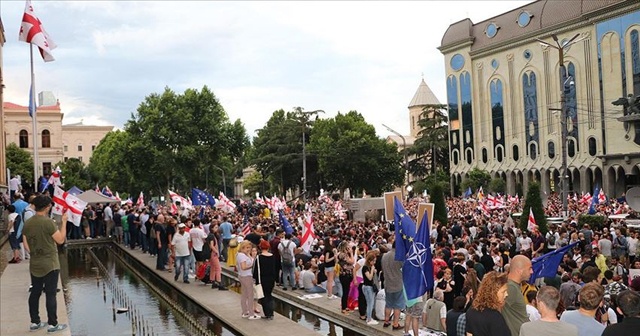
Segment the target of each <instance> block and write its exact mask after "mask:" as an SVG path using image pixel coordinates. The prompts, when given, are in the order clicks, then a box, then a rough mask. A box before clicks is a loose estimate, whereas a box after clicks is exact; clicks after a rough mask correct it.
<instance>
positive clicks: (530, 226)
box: [527, 207, 538, 232]
mask: <svg viewBox="0 0 640 336" xmlns="http://www.w3.org/2000/svg"><path fill="white" fill-rule="evenodd" d="M536 227H538V225H537V224H536V218H535V217H534V216H533V208H531V207H530V208H529V221H528V222H527V231H529V232H533V230H535V228H536Z"/></svg>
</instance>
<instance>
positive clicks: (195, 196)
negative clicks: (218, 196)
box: [191, 188, 216, 206]
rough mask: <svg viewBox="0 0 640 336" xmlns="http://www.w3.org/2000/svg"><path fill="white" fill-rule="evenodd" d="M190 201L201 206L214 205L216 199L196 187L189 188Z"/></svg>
mask: <svg viewBox="0 0 640 336" xmlns="http://www.w3.org/2000/svg"><path fill="white" fill-rule="evenodd" d="M191 202H192V204H193V205H201V206H206V205H209V206H214V205H216V201H215V198H214V197H213V196H211V195H210V194H209V193H207V192H204V191H202V190H200V189H197V188H191Z"/></svg>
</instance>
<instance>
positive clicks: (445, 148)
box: [407, 105, 449, 177]
mask: <svg viewBox="0 0 640 336" xmlns="http://www.w3.org/2000/svg"><path fill="white" fill-rule="evenodd" d="M447 121H448V119H447V105H427V106H425V107H424V108H423V112H422V114H421V116H420V120H418V126H419V127H420V128H421V131H420V132H419V133H418V138H417V139H416V140H415V142H414V143H413V146H411V147H410V148H408V149H407V154H408V155H409V156H410V157H412V159H411V160H410V161H409V171H410V172H411V174H412V175H413V176H416V177H425V176H427V175H434V174H435V173H436V172H437V171H444V172H445V174H446V175H449V138H448V134H449V129H448V125H447Z"/></svg>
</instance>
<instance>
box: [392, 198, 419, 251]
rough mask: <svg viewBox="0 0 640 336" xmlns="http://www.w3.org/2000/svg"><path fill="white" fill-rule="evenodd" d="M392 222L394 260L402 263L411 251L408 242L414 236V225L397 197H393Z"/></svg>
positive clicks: (409, 242)
mask: <svg viewBox="0 0 640 336" xmlns="http://www.w3.org/2000/svg"><path fill="white" fill-rule="evenodd" d="M393 221H394V225H395V234H396V256H395V260H397V261H404V260H405V259H406V257H407V253H408V252H409V250H410V249H411V241H410V240H413V239H414V237H415V236H416V224H415V223H414V222H413V220H411V218H410V217H409V215H408V214H407V212H406V211H405V209H404V206H402V202H400V200H398V198H397V197H394V200H393Z"/></svg>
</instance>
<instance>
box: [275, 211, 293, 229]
mask: <svg viewBox="0 0 640 336" xmlns="http://www.w3.org/2000/svg"><path fill="white" fill-rule="evenodd" d="M278 216H279V217H280V225H282V228H283V229H284V233H288V234H292V233H293V226H291V223H289V221H288V220H287V218H286V217H285V216H284V212H283V211H282V210H280V211H278Z"/></svg>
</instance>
